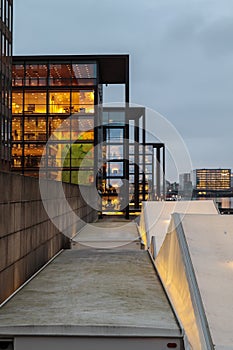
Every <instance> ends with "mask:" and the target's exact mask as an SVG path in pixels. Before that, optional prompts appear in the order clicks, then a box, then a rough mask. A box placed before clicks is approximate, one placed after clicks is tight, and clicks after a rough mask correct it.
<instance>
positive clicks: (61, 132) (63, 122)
mask: <svg viewBox="0 0 233 350" xmlns="http://www.w3.org/2000/svg"><path fill="white" fill-rule="evenodd" d="M48 129H49V137H50V138H51V140H70V119H66V118H60V117H50V118H49V128H48Z"/></svg>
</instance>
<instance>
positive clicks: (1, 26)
mask: <svg viewBox="0 0 233 350" xmlns="http://www.w3.org/2000/svg"><path fill="white" fill-rule="evenodd" d="M12 20H13V0H0V36H1V37H0V51H1V55H0V86H1V92H2V93H1V95H0V96H1V97H0V170H9V169H10V157H11V151H10V148H11V64H12Z"/></svg>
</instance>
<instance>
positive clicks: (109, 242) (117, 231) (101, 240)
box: [73, 219, 141, 249]
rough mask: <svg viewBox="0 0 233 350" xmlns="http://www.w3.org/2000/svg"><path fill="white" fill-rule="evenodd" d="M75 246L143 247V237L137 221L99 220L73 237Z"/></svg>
mask: <svg viewBox="0 0 233 350" xmlns="http://www.w3.org/2000/svg"><path fill="white" fill-rule="evenodd" d="M73 243H74V244H73V248H77V247H78V248H80V247H84V248H85V247H92V248H118V247H121V248H127V249H141V238H140V235H139V232H138V229H137V226H136V223H135V222H133V221H132V222H131V221H127V220H121V221H111V220H107V219H105V220H99V221H98V222H96V223H92V224H89V225H87V226H85V227H84V228H83V229H82V230H81V231H80V232H79V233H78V235H77V236H75V237H74V238H73Z"/></svg>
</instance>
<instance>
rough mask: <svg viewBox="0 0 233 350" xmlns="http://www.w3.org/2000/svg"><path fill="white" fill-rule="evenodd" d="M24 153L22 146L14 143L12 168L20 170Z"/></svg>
mask: <svg viewBox="0 0 233 350" xmlns="http://www.w3.org/2000/svg"><path fill="white" fill-rule="evenodd" d="M22 153H23V149H22V145H20V144H15V143H13V144H12V156H11V160H12V166H14V167H16V168H19V167H21V166H22Z"/></svg>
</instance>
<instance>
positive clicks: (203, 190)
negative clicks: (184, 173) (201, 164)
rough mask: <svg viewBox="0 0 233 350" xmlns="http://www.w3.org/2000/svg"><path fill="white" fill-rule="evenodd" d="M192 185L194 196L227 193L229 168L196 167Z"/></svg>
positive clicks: (229, 175)
mask: <svg viewBox="0 0 233 350" xmlns="http://www.w3.org/2000/svg"><path fill="white" fill-rule="evenodd" d="M193 186H194V190H195V195H196V196H204V197H205V196H206V197H214V196H219V195H221V196H222V195H223V196H224V194H225V195H227V194H228V193H229V192H230V190H231V169H196V170H194V171H193Z"/></svg>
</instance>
